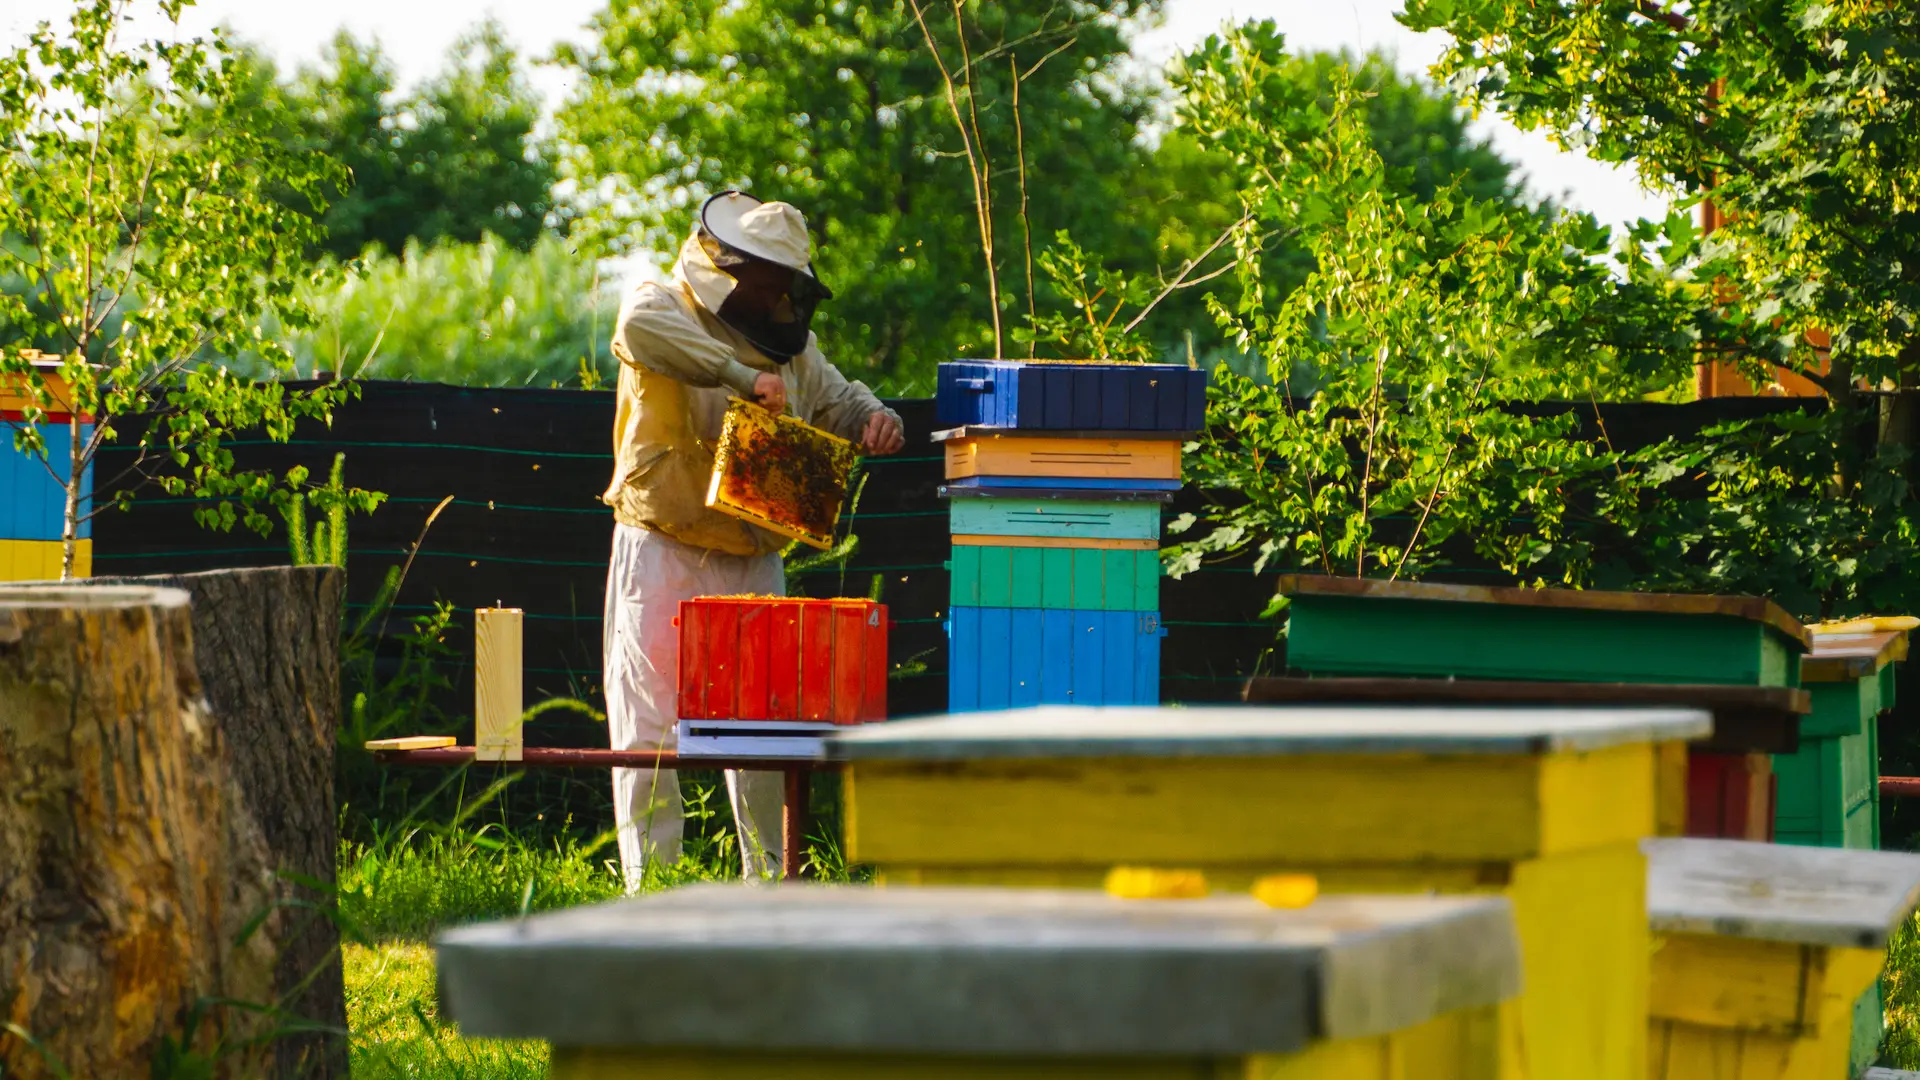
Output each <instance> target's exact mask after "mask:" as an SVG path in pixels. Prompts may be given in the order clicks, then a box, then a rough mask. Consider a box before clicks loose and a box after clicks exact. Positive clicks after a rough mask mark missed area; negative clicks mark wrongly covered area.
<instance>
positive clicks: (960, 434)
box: [929, 424, 1202, 443]
mask: <svg viewBox="0 0 1920 1080" xmlns="http://www.w3.org/2000/svg"><path fill="white" fill-rule="evenodd" d="M1201 434H1202V433H1201V432H1198V431H1128V430H1125V429H1124V428H1115V429H1111V430H1104V431H1078V430H1075V429H1073V428H1065V429H1062V430H1059V431H1049V432H1047V433H1046V436H1045V437H1046V438H1049V439H1088V440H1093V441H1107V440H1113V439H1128V440H1134V441H1141V440H1154V441H1159V440H1164V441H1167V442H1187V441H1190V440H1193V439H1197V438H1199V437H1200V436H1201ZM929 437H930V438H931V439H932V441H934V442H936V443H944V442H950V441H953V440H955V439H1000V438H1029V437H1031V436H1025V435H1022V434H1021V433H1020V432H1018V431H1008V430H1007V429H1006V428H1000V427H989V426H986V425H981V424H972V425H962V426H960V427H954V428H944V429H942V430H939V431H935V432H934V433H933V434H932V435H931V436H929Z"/></svg>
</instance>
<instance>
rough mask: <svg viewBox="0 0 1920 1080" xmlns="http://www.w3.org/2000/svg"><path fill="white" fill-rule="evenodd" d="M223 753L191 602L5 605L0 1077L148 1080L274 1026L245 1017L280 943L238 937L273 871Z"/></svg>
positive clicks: (32, 599)
mask: <svg viewBox="0 0 1920 1080" xmlns="http://www.w3.org/2000/svg"><path fill="white" fill-rule="evenodd" d="M225 741H226V740H225V731H224V729H223V727H222V725H221V723H220V721H219V718H218V716H217V715H216V714H215V713H214V712H213V711H212V710H211V709H209V708H208V706H207V703H206V699H205V696H204V694H203V691H202V687H201V683H200V677H199V672H198V669H197V666H196V664H195V662H194V657H193V633H192V629H191V625H190V622H189V609H188V599H187V594H186V593H184V592H182V591H180V590H178V589H159V588H124V587H100V586H96V587H62V588H32V589H15V588H6V589H0V791H3V792H5V793H6V794H5V797H4V798H0V1018H4V1020H5V1021H6V1022H7V1023H9V1024H11V1025H13V1026H14V1027H15V1029H17V1030H16V1031H15V1032H11V1033H10V1032H8V1031H0V1075H5V1076H7V1077H10V1078H12V1077H18V1078H20V1080H33V1078H39V1077H52V1076H72V1077H76V1078H77V1077H87V1078H89V1080H148V1077H150V1076H151V1075H153V1074H154V1069H155V1057H156V1054H157V1053H159V1052H160V1051H161V1048H162V1047H163V1046H165V1045H166V1044H168V1043H169V1042H171V1043H173V1044H174V1045H176V1046H178V1045H179V1044H181V1043H185V1044H186V1048H187V1050H188V1051H190V1052H192V1053H195V1054H211V1052H212V1050H213V1048H214V1046H215V1045H216V1044H221V1045H224V1046H227V1047H229V1048H242V1047H247V1046H248V1045H249V1041H250V1040H253V1039H256V1038H259V1037H261V1036H264V1035H265V1034H266V1029H267V1028H270V1027H271V1026H272V1024H271V1020H270V1019H269V1018H267V1017H265V1016H262V1015H260V1014H259V1013H257V1012H255V1011H253V1010H251V1009H249V1008H246V1007H245V1006H246V1005H247V1004H252V1005H259V1006H271V1005H272V1004H273V1003H274V1001H275V998H276V995H275V992H274V967H275V962H276V954H277V952H278V948H277V943H276V942H275V941H274V940H273V931H272V929H271V928H269V927H261V928H260V929H259V930H258V932H255V933H252V934H250V935H249V934H243V930H244V929H245V928H246V927H247V926H248V924H249V923H250V922H251V921H252V920H254V919H256V918H258V917H260V916H263V915H266V914H268V913H269V912H270V911H271V907H272V904H273V869H274V867H273V866H272V864H271V862H270V860H269V858H268V854H267V847H266V844H265V842H264V841H263V840H262V837H261V832H260V829H259V827H258V825H257V824H256V822H255V821H254V819H253V816H252V815H251V814H250V813H249V812H248V811H247V809H246V804H245V801H244V798H243V795H242V793H241V792H240V791H239V790H238V784H237V782H236V778H235V776H234V775H233V769H232V767H231V765H230V763H229V758H228V755H227V749H226V746H225ZM243 938H244V940H242V939H243ZM216 1002H231V1003H239V1005H238V1007H236V1006H235V1005H221V1004H211V1005H210V1004H209V1003H216ZM196 1014H197V1017H198V1018H197V1021H196V1019H195V1017H196ZM190 1025H191V1026H190ZM18 1032H25V1033H26V1034H27V1035H28V1036H30V1037H31V1041H29V1039H27V1038H22V1037H21V1036H20V1035H19V1034H18ZM190 1032H191V1034H189V1033H190ZM269 1053H270V1048H268V1047H266V1046H264V1045H263V1044H259V1043H254V1044H253V1046H252V1049H250V1050H247V1049H240V1050H238V1051H237V1052H235V1053H232V1054H231V1055H229V1056H226V1057H223V1058H221V1059H220V1061H219V1063H218V1064H217V1065H216V1066H215V1070H216V1071H214V1072H212V1073H210V1074H209V1075H214V1076H219V1077H228V1076H234V1077H237V1076H261V1075H265V1074H266V1073H267V1072H268V1071H269V1070H268V1067H267V1063H266V1061H265V1060H263V1058H265V1057H266V1056H267V1055H268V1054H269Z"/></svg>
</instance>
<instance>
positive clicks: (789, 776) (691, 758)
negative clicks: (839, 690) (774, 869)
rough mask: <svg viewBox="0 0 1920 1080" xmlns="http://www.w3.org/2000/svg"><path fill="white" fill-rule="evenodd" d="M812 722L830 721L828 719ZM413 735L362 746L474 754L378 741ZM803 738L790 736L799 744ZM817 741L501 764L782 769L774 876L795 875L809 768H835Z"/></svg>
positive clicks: (381, 751) (412, 758) (383, 758)
mask: <svg viewBox="0 0 1920 1080" xmlns="http://www.w3.org/2000/svg"><path fill="white" fill-rule="evenodd" d="M789 726H791V725H789ZM814 726H818V727H826V728H829V729H831V727H832V725H831V724H826V725H814ZM418 741H420V740H418V739H417V738H416V739H383V740H378V741H376V742H374V743H369V744H368V746H367V748H368V749H369V750H372V751H373V757H374V760H375V761H378V762H380V763H381V764H382V765H434V766H441V767H445V766H457V765H467V764H471V763H472V762H473V760H474V748H473V747H471V746H455V745H452V740H447V745H443V746H428V747H420V748H417V749H402V748H398V747H394V746H391V745H384V746H383V745H382V744H383V743H384V744H393V743H407V742H415V743H417V742H418ZM806 741H807V740H804V739H794V740H793V742H795V743H800V744H804V743H806ZM819 745H820V739H819V738H818V737H817V736H816V737H815V738H814V739H813V740H812V741H811V756H802V751H803V746H794V747H792V748H791V749H790V750H788V751H787V752H785V753H780V752H774V753H768V754H764V755H763V756H750V755H748V754H746V753H741V752H735V753H713V752H711V751H708V752H702V753H692V754H688V753H674V752H672V751H664V750H662V751H655V750H598V749H584V750H567V749H558V748H553V747H539V746H529V747H527V748H526V749H524V750H523V751H521V754H522V757H521V759H520V760H519V761H517V762H502V763H501V764H505V765H512V766H517V767H519V768H525V769H742V770H746V771H748V772H778V773H782V774H784V776H785V778H786V784H785V787H786V792H785V797H784V798H783V800H782V802H781V807H780V838H781V846H780V878H781V880H783V881H798V880H799V879H800V867H801V865H802V864H803V863H804V862H805V859H806V856H805V851H804V850H803V849H804V847H805V843H806V835H807V819H808V812H807V800H808V799H809V798H810V797H811V796H812V793H813V773H814V772H815V771H816V770H820V769H832V770H837V769H839V768H840V765H839V763H837V762H832V761H823V760H821V759H820V757H819V756H818V755H819Z"/></svg>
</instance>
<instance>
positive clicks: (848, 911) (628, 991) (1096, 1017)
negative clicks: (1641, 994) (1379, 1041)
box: [437, 885, 1521, 1080]
mask: <svg viewBox="0 0 1920 1080" xmlns="http://www.w3.org/2000/svg"><path fill="white" fill-rule="evenodd" d="M437 946H438V949H439V956H440V964H441V967H440V973H441V978H442V980H443V985H445V986H446V988H447V993H446V995H445V999H444V1000H446V1002H447V1005H448V1011H449V1013H451V1014H452V1017H453V1018H454V1019H455V1020H456V1021H457V1022H458V1023H460V1025H461V1028H462V1030H463V1031H466V1032H472V1033H474V1034H478V1035H494V1036H514V1037H527V1036H535V1037H543V1038H547V1039H550V1040H551V1041H553V1042H556V1043H559V1044H562V1045H567V1044H571V1045H576V1046H659V1047H663V1048H665V1047H683V1048H684V1047H706V1048H709V1049H720V1048H733V1049H741V1050H746V1049H763V1050H783V1049H791V1048H793V1047H795V1046H813V1047H815V1048H816V1049H827V1048H833V1049H839V1050H842V1051H847V1052H859V1051H863V1050H865V1051H871V1050H875V1049H891V1050H895V1051H908V1050H918V1051H922V1052H927V1053H929V1054H930V1055H934V1056H948V1055H953V1054H955V1053H956V1052H959V1051H960V1050H961V1048H965V1051H966V1052H969V1053H970V1054H980V1055H982V1056H987V1057H992V1056H998V1055H1003V1054H1020V1053H1030V1054H1053V1055H1058V1056H1065V1057H1069V1058H1071V1057H1074V1056H1078V1055H1079V1054H1086V1055H1088V1056H1095V1057H1107V1056H1112V1057H1121V1058H1124V1057H1130V1056H1142V1057H1154V1056H1160V1057H1166V1056H1191V1057H1207V1056H1212V1055H1234V1054H1248V1053H1255V1052H1263V1051H1265V1052H1290V1051H1297V1050H1301V1049H1304V1048H1306V1047H1307V1046H1309V1045H1310V1044H1313V1043H1315V1042H1319V1041H1321V1040H1325V1039H1343V1038H1356V1037H1366V1036H1372V1035H1380V1034H1386V1033H1391V1032H1394V1031H1399V1030H1402V1029H1405V1028H1410V1027H1415V1026H1418V1025H1420V1024H1424V1023H1426V1022H1428V1021H1429V1020H1432V1019H1434V1018H1436V1017H1438V1016H1442V1015H1445V1014H1447V1013H1451V1012H1456V1011H1459V1010H1462V1009H1471V1008H1476V1007H1481V1006H1489V1005H1494V1004H1497V1003H1499V1002H1502V1001H1506V1000H1510V999H1511V998H1512V997H1513V996H1514V995H1515V994H1516V992H1517V991H1518V990H1519V989H1520V980H1521V972H1520V957H1519V945H1518V943H1517V941H1516V940H1515V935H1514V929H1513V910H1512V906H1511V904H1510V903H1509V902H1508V901H1507V900H1505V899H1503V898H1500V897H1486V896H1480V897H1418V896H1399V897H1352V896H1349V897H1330V898H1327V899H1324V900H1322V901H1320V902H1318V903H1315V904H1314V905H1312V906H1310V907H1307V908H1302V909H1294V910H1276V909H1271V908H1268V907H1266V906H1265V905H1262V904H1260V903H1259V902H1258V901H1256V900H1254V899H1253V898H1252V897H1248V896H1238V897H1226V896H1223V897H1211V898H1204V899H1195V900H1190V901H1183V902H1181V903H1179V904H1172V905H1169V904H1154V903H1127V902H1123V901H1116V899H1115V898H1113V897H1110V896H1107V895H1104V894H1102V893H1098V892H1088V891H1082V890H1033V889H919V890H893V889H873V888H864V887H859V886H838V887H833V886H829V887H817V886H816V887H807V886H794V887H792V888H781V889H741V888H738V887H729V886H725V885H705V886H701V885H695V886H690V887H685V888H681V889H675V890H670V891H666V892H661V893H656V894H654V895H653V896H650V897H646V898H643V899H638V900H633V901H629V902H627V903H622V904H606V905H599V906H595V907H590V908H580V909H576V910H573V911H569V912H564V913H549V914H546V915H535V916H533V917H532V918H530V919H517V920H508V921H502V922H497V923H494V924H491V925H481V926H471V927H465V928H461V929H456V930H451V931H449V932H447V933H446V934H443V935H442V936H441V937H440V938H439V940H438V942H437ZM583 951H584V952H585V953H586V954H587V955H590V956H592V957H593V958H594V959H593V961H592V962H591V963H590V964H589V965H588V966H587V968H586V969H584V973H583V968H582V954H583ZM742 979H744V980H747V981H749V982H750V983H751V984H752V985H755V986H758V987H760V988H761V992H760V993H759V994H756V995H752V996H751V1000H749V999H746V998H740V997H739V995H738V994H737V991H736V990H734V989H733V987H734V986H735V985H736V980H742ZM592 1001H598V1002H600V1003H601V1005H602V1006H603V1007H602V1008H599V1009H594V1008H585V1007H583V1006H585V1005H586V1004H587V1003H588V1002H592ZM609 1001H613V1002H617V1003H619V1005H618V1008H617V1010H616V1012H614V1013H609V1012H608V1011H606V1009H605V1008H604V1006H605V1005H606V1004H607V1003H608V1002H609ZM1033 1001H1044V1002H1048V1003H1050V1004H1049V1006H1048V1007H1047V1008H1046V1009H1045V1010H1044V1016H1036V1015H1031V1013H1030V1010H1031V1009H1032V1008H1033V1006H1032V1004H1031V1002H1033ZM721 1002H727V1003H728V1004H727V1005H726V1007H716V1006H717V1005H718V1004H719V1003H721ZM688 1004H691V1006H692V1007H691V1008H688V1007H685V1006H686V1005H688ZM1319 1075H1324V1074H1319ZM1489 1080H1490V1078H1489Z"/></svg>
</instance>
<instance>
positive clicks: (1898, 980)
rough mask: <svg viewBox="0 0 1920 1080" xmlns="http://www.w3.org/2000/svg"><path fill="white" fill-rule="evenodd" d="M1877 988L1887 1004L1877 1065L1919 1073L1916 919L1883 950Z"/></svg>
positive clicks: (1919, 964) (1919, 943)
mask: <svg viewBox="0 0 1920 1080" xmlns="http://www.w3.org/2000/svg"><path fill="white" fill-rule="evenodd" d="M1881 986H1882V989H1883V990H1884V991H1885V993H1886V1002H1887V1036H1886V1040H1885V1041H1884V1042H1882V1043H1881V1044H1880V1053H1881V1064H1883V1065H1886V1066H1887V1067H1889V1068H1894V1069H1920V926H1917V925H1916V919H1914V918H1909V919H1908V920H1907V921H1906V923H1905V924H1904V925H1902V926H1901V927H1900V929H1899V931H1898V932H1897V933H1895V934H1894V935H1893V942H1892V944H1890V945H1888V946H1887V973H1886V976H1885V978H1884V980H1883V981H1882V984H1881Z"/></svg>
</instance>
